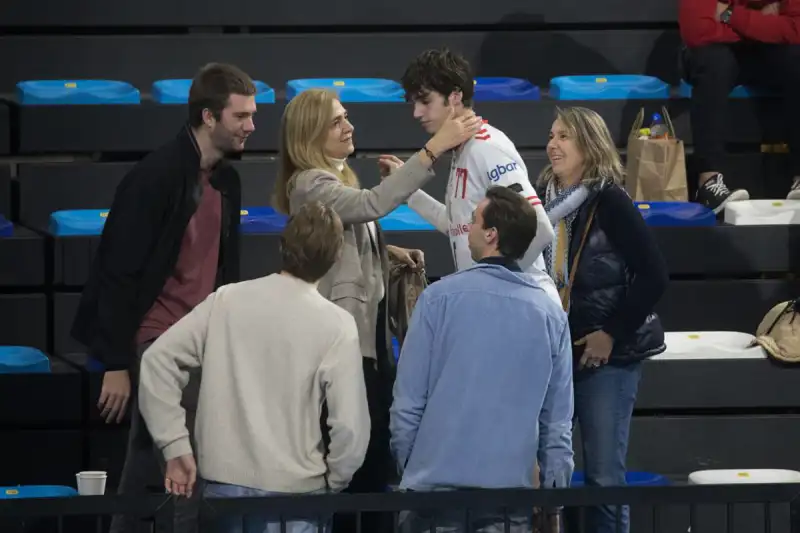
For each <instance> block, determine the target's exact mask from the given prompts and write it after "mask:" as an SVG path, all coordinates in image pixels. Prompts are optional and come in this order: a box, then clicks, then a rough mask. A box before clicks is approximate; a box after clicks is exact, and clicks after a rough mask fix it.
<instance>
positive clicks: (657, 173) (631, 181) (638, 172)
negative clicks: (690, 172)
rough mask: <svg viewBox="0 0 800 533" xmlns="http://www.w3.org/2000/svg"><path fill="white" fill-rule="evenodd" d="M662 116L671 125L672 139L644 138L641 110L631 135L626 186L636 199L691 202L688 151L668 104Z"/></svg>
mask: <svg viewBox="0 0 800 533" xmlns="http://www.w3.org/2000/svg"><path fill="white" fill-rule="evenodd" d="M661 111H662V116H663V117H664V121H665V123H666V125H667V128H668V129H669V138H668V139H640V138H639V130H640V129H641V127H642V123H643V121H644V109H640V110H639V114H638V115H637V116H636V120H634V122H633V127H632V128H631V133H630V135H629V136H628V164H627V177H626V178H625V190H627V191H628V194H629V195H630V196H631V198H633V200H634V201H636V202H687V201H689V189H688V186H687V183H686V154H685V151H684V147H683V141H681V140H680V139H677V138H676V136H675V128H674V126H673V125H672V120H671V119H670V117H669V113H667V109H666V108H665V107H662V108H661Z"/></svg>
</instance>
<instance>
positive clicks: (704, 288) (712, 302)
mask: <svg viewBox="0 0 800 533" xmlns="http://www.w3.org/2000/svg"><path fill="white" fill-rule="evenodd" d="M798 294H800V282H799V281H792V280H783V279H774V280H768V279H762V280H755V279H754V280H740V279H731V280H697V281H679V280H672V281H670V282H669V285H667V290H666V292H665V293H664V296H663V297H662V298H661V301H660V302H659V303H658V304H657V305H656V312H657V313H658V315H659V317H661V322H662V324H663V325H664V329H665V330H667V331H739V332H742V333H750V334H755V332H756V328H757V327H758V325H759V323H760V322H761V320H762V319H763V318H764V315H766V314H767V312H768V311H769V310H770V309H772V307H774V306H775V305H777V304H778V303H780V302H784V301H787V300H791V299H793V298H797V296H798Z"/></svg>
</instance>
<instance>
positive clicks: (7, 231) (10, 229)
mask: <svg viewBox="0 0 800 533" xmlns="http://www.w3.org/2000/svg"><path fill="white" fill-rule="evenodd" d="M13 234H14V224H12V223H11V222H9V221H8V220H6V218H5V217H4V216H3V215H0V237H11V236H12V235H13Z"/></svg>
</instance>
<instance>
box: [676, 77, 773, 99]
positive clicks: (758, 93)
mask: <svg viewBox="0 0 800 533" xmlns="http://www.w3.org/2000/svg"><path fill="white" fill-rule="evenodd" d="M678 95H679V96H680V97H681V98H691V97H692V86H691V85H690V84H689V82H687V81H686V80H681V84H680V86H679V87H678ZM764 96H773V93H771V92H770V91H767V90H763V89H756V88H754V87H747V86H745V85H737V86H736V87H734V88H733V90H732V91H731V93H730V94H729V95H728V97H729V98H759V97H764Z"/></svg>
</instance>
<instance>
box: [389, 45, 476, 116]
mask: <svg viewBox="0 0 800 533" xmlns="http://www.w3.org/2000/svg"><path fill="white" fill-rule="evenodd" d="M401 81H402V84H403V89H405V91H406V101H408V102H411V101H413V100H416V99H419V98H423V97H424V96H425V95H426V94H427V93H428V92H429V91H436V92H437V93H440V94H443V95H445V97H447V96H448V95H450V93H452V92H453V91H457V90H460V91H461V94H462V97H461V101H462V102H463V103H464V105H465V106H466V107H470V106H471V105H472V97H473V95H474V94H475V78H474V75H473V73H472V67H470V66H469V62H467V60H466V59H464V58H463V57H462V56H460V55H458V54H455V53H453V52H451V51H450V50H448V49H447V48H442V49H440V50H426V51H424V52H422V53H421V54H420V55H418V56H417V57H416V58H415V59H414V61H412V62H411V64H410V65H409V66H408V68H406V71H405V73H404V74H403V77H402V79H401Z"/></svg>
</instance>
